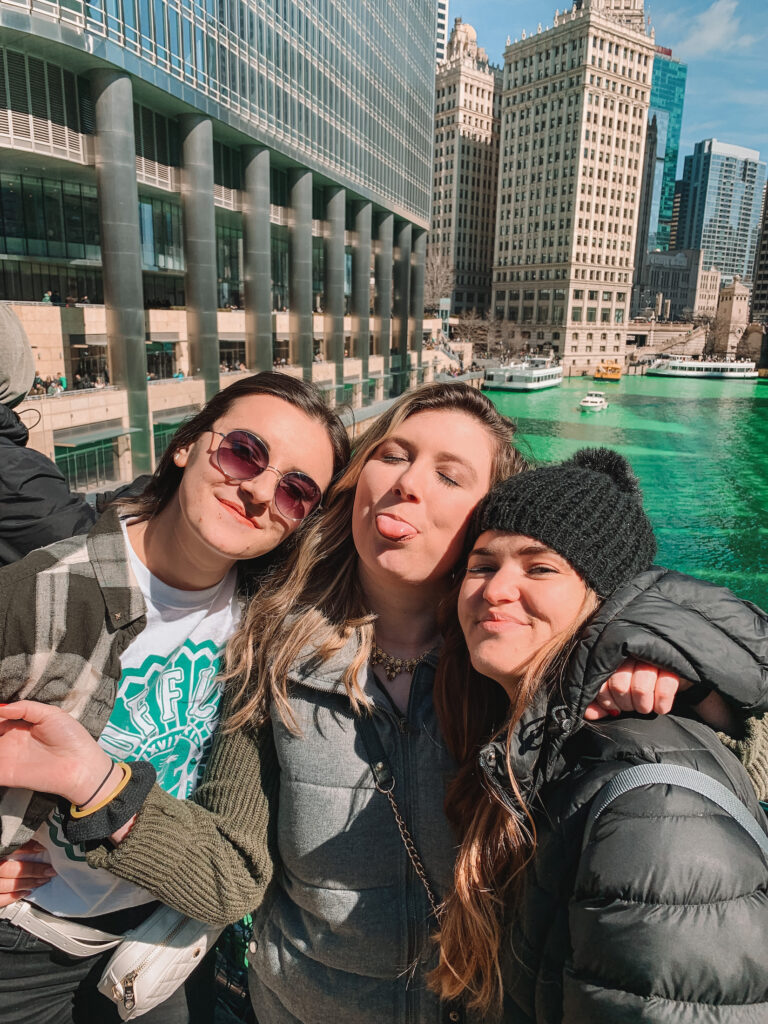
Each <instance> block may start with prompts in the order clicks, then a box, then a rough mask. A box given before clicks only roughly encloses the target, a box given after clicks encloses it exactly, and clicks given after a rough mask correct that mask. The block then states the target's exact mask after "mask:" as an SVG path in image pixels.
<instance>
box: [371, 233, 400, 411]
mask: <svg viewBox="0 0 768 1024" xmlns="http://www.w3.org/2000/svg"><path fill="white" fill-rule="evenodd" d="M394 222H395V219H394V217H393V215H392V214H391V213H385V214H383V215H382V216H381V218H380V220H379V225H378V235H379V244H378V247H377V250H376V260H375V264H374V274H375V278H376V288H375V292H374V302H373V312H374V316H375V317H376V328H377V333H378V336H379V351H380V352H381V355H382V356H383V363H384V366H383V369H384V377H385V378H386V377H387V376H388V375H389V372H390V348H391V332H392V237H393V230H394ZM384 386H385V390H386V391H387V392H389V389H390V382H389V381H388V380H386V379H385V385H384Z"/></svg>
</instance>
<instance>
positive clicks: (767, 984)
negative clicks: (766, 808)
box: [432, 449, 768, 1024]
mask: <svg viewBox="0 0 768 1024" xmlns="http://www.w3.org/2000/svg"><path fill="white" fill-rule="evenodd" d="M469 545H470V547H471V550H470V553H469V555H468V560H467V566H466V573H465V575H464V576H463V578H462V580H461V583H460V590H458V596H457V600H454V602H453V606H452V609H451V612H450V614H449V616H448V618H449V620H450V621H449V622H448V623H447V628H446V647H445V651H444V657H443V658H442V660H441V666H440V668H439V669H438V676H437V679H436V684H435V703H436V705H437V708H438V714H439V717H440V720H441V725H442V727H443V730H444V733H445V736H446V739H447V742H448V746H449V748H451V750H452V752H453V753H454V755H455V756H456V758H457V760H458V762H459V764H460V765H462V768H461V770H460V772H459V774H458V776H457V777H456V779H455V780H454V781H453V782H452V783H451V785H450V787H449V789H448V795H447V799H446V808H447V812H448V817H449V819H450V820H451V821H452V823H453V825H454V826H455V828H456V829H457V831H458V833H459V836H460V839H461V848H460V851H459V856H458V859H457V862H456V869H455V883H456V885H455V891H454V892H453V893H452V894H451V895H450V896H449V897H448V899H447V900H446V903H445V905H444V908H443V913H442V916H441V921H440V934H439V942H440V964H439V967H438V968H437V969H436V970H435V971H434V972H433V975H432V984H433V986H434V987H435V988H436V989H437V991H438V992H440V994H441V995H442V996H443V997H445V998H457V997H461V996H463V997H464V998H465V999H466V1000H467V1001H468V1003H469V1005H470V1006H472V1007H475V1008H478V1009H480V1010H481V1011H483V1015H484V1019H491V1018H492V1017H493V1018H495V1016H496V1015H497V1014H498V1015H499V1016H500V1019H502V1020H503V1021H504V1022H509V1024H518V1022H520V1024H524V1022H525V1024H532V1022H536V1024H559V1022H561V1021H567V1022H568V1024H616V1022H619V1021H621V1024H635V1022H637V1024H640V1022H649V1021H653V1022H661V1021H669V1022H672V1021H674V1022H675V1024H680V1022H683V1024H685V1022H688V1021H690V1022H694V1021H695V1022H696V1024H699V1022H702V1021H712V1022H716V1021H717V1022H719V1021H724V1020H726V1019H727V1020H728V1021H729V1024H741V1022H744V1024H746V1022H752V1021H757V1020H768V975H766V972H765V969H764V968H765V964H764V957H765V950H766V949H767V948H768V893H767V892H766V880H767V879H768V867H767V865H766V861H768V839H766V831H767V830H768V826H767V825H766V821H765V817H764V815H763V812H762V811H761V809H760V805H759V803H758V801H757V799H756V796H755V793H754V791H753V789H752V786H751V784H750V780H749V777H748V776H747V775H746V773H745V771H744V769H743V768H742V766H741V765H740V764H739V763H738V761H737V760H736V758H735V757H733V756H732V754H731V753H729V752H728V751H727V750H726V749H725V747H724V746H723V744H722V743H721V742H720V740H719V739H718V736H717V734H716V733H715V732H713V731H712V729H710V728H709V727H708V726H706V725H704V724H703V722H701V721H700V719H698V718H697V717H696V715H695V714H694V712H693V711H692V708H693V707H694V706H696V707H700V702H701V699H702V696H704V695H705V694H706V693H708V692H709V691H716V692H719V694H721V695H722V696H723V697H725V698H726V701H728V702H730V704H731V705H733V706H735V707H737V708H739V709H740V710H741V711H742V712H747V713H749V712H751V713H755V712H760V711H764V710H765V709H766V707H768V693H766V689H767V688H766V673H765V666H766V664H767V663H768V616H766V615H764V614H763V613H761V612H760V611H759V609H756V608H754V606H752V605H746V604H744V603H743V602H741V601H739V600H738V599H737V598H736V597H734V596H733V595H732V594H730V593H729V592H728V591H724V590H722V589H721V588H716V587H711V588H706V587H704V588H702V587H701V584H698V585H696V587H693V586H692V581H690V580H688V579H687V578H686V577H683V576H681V575H679V574H677V573H674V572H669V571H667V570H665V569H662V568H659V567H658V566H653V564H652V563H653V558H654V555H655V552H656V543H655V540H654V537H653V531H652V528H651V524H650V522H649V520H648V518H647V516H646V515H645V512H644V511H643V507H642V501H641V495H640V492H639V489H638V486H637V481H636V480H635V478H634V476H633V474H632V471H631V469H630V467H629V464H628V463H627V462H626V461H625V460H624V459H623V458H622V457H621V456H619V455H617V454H616V453H614V452H611V451H608V450H606V449H593V450H583V451H581V452H578V453H577V454H576V455H575V456H574V457H573V458H572V459H570V460H569V461H567V462H565V463H562V464H561V465H558V466H549V467H544V468H541V469H537V470H533V471H532V472H529V473H524V474H521V475H519V476H517V477H514V478H512V479H509V480H505V481H503V482H502V483H500V484H498V485H496V487H494V489H493V490H492V491H491V493H490V494H489V495H488V497H487V498H486V499H485V501H484V502H483V503H482V505H481V506H480V508H479V509H478V510H477V512H476V514H475V517H474V529H472V530H471V531H470V537H469ZM457 588H458V585H457ZM454 597H456V595H454ZM459 626H460V629H459ZM724 630H727V631H728V634H727V635H726V633H725V632H724ZM462 633H463V636H462ZM617 650H621V651H622V652H623V654H624V655H625V656H626V655H631V656H635V657H638V658H642V659H647V660H648V661H650V662H654V663H657V664H665V665H671V666H674V667H675V669H676V671H677V672H678V674H679V675H680V676H681V677H684V678H686V679H689V680H693V681H694V686H693V687H691V689H690V690H688V691H687V696H686V694H682V695H681V696H680V697H678V701H677V703H676V705H675V707H674V709H673V714H671V715H668V716H666V717H662V716H653V715H649V716H634V717H624V718H621V719H617V720H611V719H609V720H607V721H605V722H601V723H599V724H594V723H585V722H584V721H583V712H584V708H585V707H586V705H587V704H588V703H589V702H590V700H591V699H592V698H593V696H594V694H595V693H596V692H597V690H598V688H599V687H600V686H601V684H602V683H603V682H604V680H605V678H606V674H607V673H606V666H607V665H609V664H610V662H611V660H612V658H614V657H615V655H616V652H617ZM649 762H650V763H652V765H653V767H652V768H651V767H650V765H649ZM641 765H642V766H643V767H641V768H637V767H635V768H633V769H632V770H631V771H629V772H626V771H625V770H626V769H628V768H629V767H630V766H641ZM662 766H663V767H662ZM670 768H671V769H672V771H671V775H669V776H668V777H664V774H663V773H664V772H667V771H668V770H669V769H670ZM654 773H655V774H654ZM638 775H639V778H638V777H636V776H638ZM609 782H613V785H612V788H611V789H610V790H609V789H608V788H607V784H608V783H609ZM671 783H674V784H671ZM702 787H703V788H702ZM709 790H711V792H708V791H709ZM705 792H708V795H704V793H705ZM590 813H591V818H590ZM740 818H741V819H743V820H739V819H740ZM758 822H761V823H758ZM761 847H762V849H761Z"/></svg>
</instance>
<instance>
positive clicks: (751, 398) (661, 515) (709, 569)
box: [487, 375, 768, 608]
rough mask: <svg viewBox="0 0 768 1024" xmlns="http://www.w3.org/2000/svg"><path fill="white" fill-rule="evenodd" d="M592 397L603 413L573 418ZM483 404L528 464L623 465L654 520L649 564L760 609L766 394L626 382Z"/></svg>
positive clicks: (494, 394) (741, 386) (765, 572)
mask: <svg viewBox="0 0 768 1024" xmlns="http://www.w3.org/2000/svg"><path fill="white" fill-rule="evenodd" d="M592 389H595V390H600V391H603V392H605V397H606V400H607V401H608V403H609V407H608V409H606V410H605V411H603V412H596V413H595V412H593V413H582V412H581V411H580V409H579V401H580V400H581V399H582V398H583V397H584V395H585V394H586V393H587V391H589V390H592ZM487 394H488V396H489V398H491V399H492V400H493V402H494V404H495V405H496V406H497V407H498V409H499V410H500V411H501V412H503V413H504V414H505V415H507V416H511V417H512V418H513V419H515V420H516V422H517V425H518V445H519V447H520V449H521V450H522V451H523V452H524V454H526V455H529V456H533V458H535V459H536V460H537V461H543V462H551V461H557V460H559V459H563V458H567V457H568V456H569V455H570V454H572V453H573V452H574V451H576V449H578V448H583V447H585V446H590V447H591V446H596V445H605V446H606V447H608V448H613V449H615V450H616V451H619V452H621V453H622V454H623V455H625V456H626V457H627V458H628V459H629V461H630V462H631V463H632V466H633V468H634V470H635V473H636V474H637V476H638V477H639V479H640V483H641V485H642V488H643V495H644V500H645V507H646V510H647V511H648V513H649V515H650V517H651V519H652V520H653V524H654V528H655V531H656V537H657V539H658V543H659V554H658V556H657V561H658V563H659V564H661V565H666V566H669V567H670V568H674V569H679V570H680V571H681V572H686V573H690V574H691V575H693V576H699V577H701V578H703V579H708V580H711V581H712V582H715V583H720V584H722V585H724V586H727V587H730V588H731V590H733V591H735V593H737V594H738V595H739V596H740V597H744V598H747V599H748V600H751V601H754V602H755V603H756V604H759V605H761V607H763V608H768V385H766V384H757V383H756V382H755V381H739V380H735V381H734V380H732V381H706V380H686V379H680V378H677V379H672V378H664V377H642V376H634V375H630V376H625V377H623V378H622V379H621V381H620V382H618V383H610V382H606V381H600V382H598V381H592V379H591V378H587V377H579V378H576V377H574V378H572V379H567V378H566V380H564V381H563V384H562V386H561V387H557V388H550V389H549V390H546V391H540V392H538V393H534V394H524V393H523V394H520V393H502V392H499V391H489V392H487Z"/></svg>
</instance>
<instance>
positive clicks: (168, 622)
mask: <svg viewBox="0 0 768 1024" xmlns="http://www.w3.org/2000/svg"><path fill="white" fill-rule="evenodd" d="M123 529H124V530H125V524H123ZM126 545H127V547H128V550H129V552H130V557H131V568H132V569H133V573H134V575H135V577H136V581H137V583H138V584H139V587H140V588H141V591H142V593H143V595H144V600H145V602H146V605H147V625H146V628H145V629H144V630H143V631H142V632H141V633H140V634H139V635H138V636H137V637H136V639H135V640H134V641H133V642H132V643H131V644H130V645H129V646H128V647H127V648H126V650H125V651H124V653H123V655H122V657H121V659H120V662H121V666H122V677H121V679H120V685H119V687H118V694H117V700H116V701H115V706H114V709H113V711H112V714H111V715H110V718H109V721H108V723H107V725H106V727H105V729H104V732H103V733H102V735H101V738H100V740H99V743H100V745H101V746H102V747H103V748H104V749H105V750H106V751H107V752H108V753H109V754H111V756H112V757H113V758H114V759H115V760H116V761H139V760H140V761H151V762H152V764H153V765H154V766H155V770H156V771H157V781H158V783H159V785H161V786H162V787H163V789H164V790H166V792H168V793H172V794H173V796H176V797H178V798H179V799H180V800H183V799H185V798H186V797H188V796H189V795H190V793H191V792H192V791H193V790H194V789H195V787H196V785H197V782H198V779H199V778H200V776H201V774H202V771H203V768H204V767H205V761H206V758H207V756H208V753H209V751H210V747H211V743H212V739H213V733H214V730H215V728H216V725H217V723H218V717H219V698H220V696H221V687H220V684H219V682H218V681H217V673H218V669H219V664H220V661H221V657H222V654H223V652H224V646H225V645H226V642H227V640H228V639H229V637H230V636H231V635H232V634H233V633H234V631H235V629H236V627H237V623H238V620H239V616H240V607H239V604H238V601H237V598H236V596H235V584H236V572H235V570H234V569H233V570H232V571H231V572H230V573H229V574H228V575H227V576H226V578H225V579H224V580H222V581H221V583H219V584H217V585H216V586H215V587H211V588H209V589H208V590H194V591H190V590H177V589H176V588H174V587H169V586H167V584H165V583H162V582H161V581H160V580H159V579H157V577H155V576H153V575H152V573H150V572H149V570H148V569H147V568H146V566H145V565H143V563H142V562H140V561H139V559H138V558H137V557H136V555H135V554H134V552H133V550H132V548H131V546H130V543H129V542H128V540H127V536H126ZM35 839H37V841H38V842H40V843H42V844H43V846H44V847H45V851H46V852H45V855H43V856H41V857H40V858H36V859H41V860H46V861H48V860H50V863H51V864H52V865H53V867H54V868H55V869H56V871H57V875H56V876H55V877H54V878H53V879H51V881H50V882H47V883H46V884H45V885H43V886H41V887H40V888H39V889H37V890H36V891H35V892H34V893H32V894H31V895H30V896H29V897H27V898H28V900H29V901H30V902H32V903H35V904H37V905H38V906H39V907H41V908H42V909H44V910H47V911H48V912H49V913H52V914H59V915H61V916H65V917H94V916H96V915H99V914H109V913H112V912H114V911H116V910H123V909H125V908H127V907H133V906H140V905H141V904H142V903H148V902H150V901H151V900H153V899H154V897H153V896H152V894H151V893H149V892H147V891H146V890H145V889H141V888H139V887H138V886H135V885H132V884H131V883H130V882H124V881H122V880H121V879H119V878H116V877H115V876H114V875H112V874H110V873H109V872H108V871H103V870H101V869H97V868H91V867H89V866H88V864H87V863H86V861H85V858H84V856H83V851H82V849H81V848H80V847H79V846H73V845H72V844H70V843H68V842H67V841H66V839H65V838H64V834H63V831H62V827H61V816H60V813H59V811H58V810H56V811H54V812H53V813H52V814H51V816H50V818H49V819H48V821H47V822H46V823H45V824H44V825H43V826H42V827H41V828H40V829H39V830H38V832H37V834H36V835H35Z"/></svg>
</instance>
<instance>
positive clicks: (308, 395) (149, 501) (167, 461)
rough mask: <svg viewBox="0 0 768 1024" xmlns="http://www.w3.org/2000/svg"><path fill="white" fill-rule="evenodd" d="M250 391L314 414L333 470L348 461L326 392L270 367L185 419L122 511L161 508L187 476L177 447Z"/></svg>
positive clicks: (144, 515) (147, 513)
mask: <svg viewBox="0 0 768 1024" xmlns="http://www.w3.org/2000/svg"><path fill="white" fill-rule="evenodd" d="M251 395H271V396H272V397H273V398H280V399H282V401H284V402H288V404H289V405H293V406H295V407H296V408H297V409H300V410H301V411H302V412H303V413H306V415H307V416H309V418H310V419H313V420H317V421H318V422H319V423H321V424H322V425H323V426H324V427H325V429H326V431H327V433H328V439H329V440H330V442H331V447H332V449H333V472H334V474H336V473H338V472H339V471H340V470H341V469H343V467H344V466H345V465H346V464H347V462H348V460H349V451H350V446H349V438H348V436H347V431H346V429H345V428H344V424H343V423H342V422H341V420H340V419H339V417H338V416H337V414H336V413H335V412H333V411H332V410H331V409H329V408H328V406H327V405H326V404H325V402H324V401H323V396H322V393H321V392H320V391H319V390H318V389H317V388H316V387H315V386H314V385H313V384H307V383H305V382H304V381H303V380H299V379H297V378H296V377H290V376H288V374H286V373H274V372H272V371H271V370H267V371H265V372H264V373H255V374H253V375H252V376H250V377H241V378H240V379H239V380H236V381H234V383H232V384H230V385H229V386H228V387H226V388H224V389H223V390H221V391H219V392H217V393H216V394H215V395H214V396H213V398H211V399H209V401H207V402H206V403H205V405H204V406H203V408H202V409H201V410H200V412H198V413H196V414H195V415H194V416H192V417H191V419H189V420H187V421H186V423H182V425H181V426H180V427H179V429H178V430H177V431H176V433H175V434H174V435H173V437H172V438H171V440H170V442H169V443H168V447H167V448H166V449H165V451H164V452H163V455H162V457H161V459H160V461H159V462H158V464H157V468H156V469H155V472H154V473H153V475H152V477H151V479H150V481H149V483H148V484H147V486H146V487H145V488H144V490H143V491H142V493H141V494H140V495H139V496H138V497H137V498H131V499H127V500H125V501H121V502H120V509H121V511H123V512H126V513H129V514H131V515H133V516H135V517H136V518H138V519H148V518H150V517H151V516H153V515H156V514H157V513H158V512H161V511H162V510H163V509H164V508H165V506H166V505H167V504H168V503H169V502H170V501H171V499H172V498H173V496H174V494H175V493H176V491H178V489H179V485H180V484H181V478H182V476H183V475H184V470H183V468H182V467H181V466H177V465H176V463H175V462H174V459H173V457H174V455H175V454H176V452H177V451H178V450H179V449H180V448H188V447H189V446H190V445H191V444H194V442H195V441H197V439H198V438H199V437H202V436H203V434H205V433H206V431H208V430H210V429H211V428H212V427H213V425H214V423H216V421H217V420H219V419H221V417H222V416H225V415H226V414H227V413H228V412H229V410H230V408H231V407H232V405H233V404H234V403H235V402H236V401H237V400H238V399H239V398H248V397H250V396H251ZM298 440H299V439H298V438H297V441H298Z"/></svg>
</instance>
